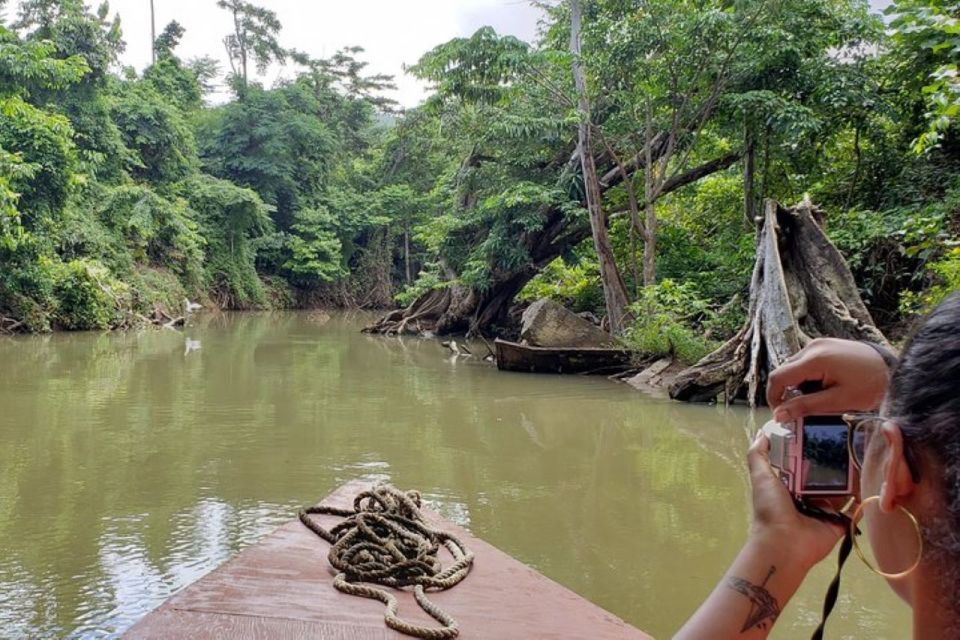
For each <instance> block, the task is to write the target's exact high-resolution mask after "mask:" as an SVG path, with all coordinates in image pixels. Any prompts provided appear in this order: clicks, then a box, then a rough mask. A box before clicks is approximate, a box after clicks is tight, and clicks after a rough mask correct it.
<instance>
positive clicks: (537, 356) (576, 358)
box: [494, 340, 630, 375]
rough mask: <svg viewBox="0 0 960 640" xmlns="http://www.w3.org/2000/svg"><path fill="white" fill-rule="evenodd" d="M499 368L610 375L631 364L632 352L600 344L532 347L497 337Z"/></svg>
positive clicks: (532, 371) (503, 369)
mask: <svg viewBox="0 0 960 640" xmlns="http://www.w3.org/2000/svg"><path fill="white" fill-rule="evenodd" d="M494 346H495V348H496V350H497V368H498V369H500V370H502V371H522V372H524V373H582V374H603V375H611V374H614V373H620V372H622V371H626V370H627V369H629V368H630V352H629V351H627V350H625V349H607V348H597V347H533V346H530V345H525V344H519V343H517V342H508V341H506V340H495V341H494Z"/></svg>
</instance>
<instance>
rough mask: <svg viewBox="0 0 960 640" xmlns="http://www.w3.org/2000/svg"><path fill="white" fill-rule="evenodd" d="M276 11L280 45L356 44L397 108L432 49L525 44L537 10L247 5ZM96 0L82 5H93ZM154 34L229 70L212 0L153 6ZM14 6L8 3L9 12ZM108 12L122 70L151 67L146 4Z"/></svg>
mask: <svg viewBox="0 0 960 640" xmlns="http://www.w3.org/2000/svg"><path fill="white" fill-rule="evenodd" d="M254 2H255V3H256V4H258V5H260V6H264V7H267V8H269V9H271V10H273V11H275V12H276V14H277V17H278V18H279V19H280V23H281V24H282V25H283V30H282V31H281V34H280V44H281V45H282V46H284V47H286V48H288V49H298V50H300V51H305V52H307V53H309V54H310V55H311V56H313V57H318V58H319V57H328V56H331V55H333V54H334V53H336V51H337V50H338V49H341V48H343V47H346V46H352V45H359V46H361V47H363V48H364V49H366V52H365V53H363V54H360V58H361V59H362V60H366V61H367V62H369V67H368V68H367V69H368V70H369V71H370V73H388V74H391V75H393V76H395V79H396V84H397V90H396V91H395V92H391V94H390V95H391V97H393V98H394V99H395V100H397V101H398V102H399V103H400V104H401V105H402V106H404V107H411V106H414V105H416V104H417V103H419V102H420V101H421V100H422V99H423V98H424V97H425V95H426V86H425V85H424V84H423V83H421V82H420V81H419V80H417V79H416V78H413V77H411V76H409V75H405V74H404V72H403V65H404V64H408V65H409V64H413V63H415V62H416V61H417V60H418V59H419V58H420V56H421V55H422V54H423V53H425V52H426V51H429V50H430V49H432V48H433V47H434V46H436V45H438V44H440V43H443V42H446V41H447V40H450V39H452V38H456V37H458V36H469V35H470V34H472V33H473V32H474V31H476V30H477V29H478V28H480V27H482V26H484V25H491V26H493V27H494V28H495V29H496V30H497V32H498V33H503V34H510V35H514V36H517V37H519V38H521V39H524V40H527V41H528V42H529V41H532V40H533V39H534V37H535V35H536V28H537V20H538V19H539V17H540V12H539V10H537V9H535V8H533V7H531V6H530V5H529V4H528V3H527V2H526V0H254ZM95 4H98V2H93V1H91V2H88V5H91V6H93V5H95ZM154 6H155V11H156V22H157V33H160V31H161V30H162V29H163V27H164V25H166V24H167V23H168V22H170V21H171V20H176V21H177V22H179V23H180V24H181V25H183V27H184V28H185V29H186V34H185V35H184V37H183V40H182V41H181V44H180V47H179V48H178V49H177V54H178V55H179V56H180V57H181V58H183V59H190V58H193V57H197V56H203V55H209V56H213V57H215V58H217V59H218V60H220V61H221V64H222V70H224V71H227V70H229V64H228V63H227V58H226V54H225V53H224V48H223V42H222V40H223V37H224V36H225V35H227V34H228V33H230V31H231V28H232V22H231V19H230V16H229V14H228V13H227V12H226V11H224V10H223V9H219V8H217V3H216V0H154ZM15 7H16V2H12V3H11V11H9V13H10V14H13V13H14V10H15ZM110 10H111V14H112V13H113V12H116V13H119V14H120V19H121V24H122V27H123V34H124V40H125V41H126V43H127V48H126V51H125V52H124V53H123V55H122V56H121V62H122V63H123V64H124V65H129V66H133V67H135V68H136V69H137V70H138V71H142V70H143V68H144V67H145V66H147V65H148V64H149V63H150V0H110ZM292 75H293V71H292V70H291V69H289V68H283V67H279V66H275V67H271V68H270V69H269V70H268V71H267V72H266V73H265V74H264V75H263V76H262V77H261V78H260V80H261V81H262V82H263V83H264V84H265V85H267V86H270V85H272V84H273V83H274V81H275V80H277V79H278V78H282V77H291V76H292Z"/></svg>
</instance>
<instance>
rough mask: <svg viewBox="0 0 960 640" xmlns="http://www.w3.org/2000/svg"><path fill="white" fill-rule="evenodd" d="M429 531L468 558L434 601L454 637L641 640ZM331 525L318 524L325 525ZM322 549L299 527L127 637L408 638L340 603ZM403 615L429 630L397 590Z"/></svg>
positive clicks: (552, 588) (247, 554) (518, 569)
mask: <svg viewBox="0 0 960 640" xmlns="http://www.w3.org/2000/svg"><path fill="white" fill-rule="evenodd" d="M362 488H363V485H359V484H347V485H344V486H343V487H341V488H340V489H338V490H337V491H336V492H334V493H333V494H332V495H331V496H330V497H328V498H327V499H325V500H324V501H323V504H329V505H333V506H349V505H350V504H351V502H352V498H353V496H354V495H356V493H357V492H358V491H360V490H361V489H362ZM425 516H426V518H427V520H428V521H429V522H430V523H431V524H432V525H434V526H439V527H442V528H444V529H446V530H448V531H451V532H452V533H454V534H455V535H457V536H458V537H460V539H461V540H463V541H464V543H465V544H466V545H467V546H468V547H469V548H470V549H472V550H473V551H474V553H475V554H476V560H475V562H474V567H473V570H472V571H471V572H470V575H469V576H468V577H467V578H466V579H465V580H464V581H463V582H461V583H460V584H459V585H457V586H456V587H454V588H453V589H450V590H448V591H443V592H439V593H433V594H431V596H430V597H431V599H433V600H434V601H435V602H436V603H437V604H439V605H440V606H441V607H443V608H444V609H445V610H446V611H447V612H448V613H450V615H452V616H453V617H454V618H456V619H457V620H458V621H459V623H460V628H461V634H460V637H461V638H497V639H498V640H499V639H504V638H556V639H558V640H559V639H565V638H570V639H571V640H572V639H573V638H578V639H579V638H587V637H589V638H595V639H597V640H605V639H610V640H613V639H617V640H624V639H631V638H637V639H640V638H648V637H649V636H646V635H645V634H643V633H642V632H640V631H639V630H637V629H635V628H633V627H631V626H629V625H627V624H626V623H625V622H623V621H622V620H620V619H619V618H617V617H615V616H613V615H612V614H610V613H608V612H606V611H604V610H603V609H601V608H600V607H597V606H596V605H594V604H592V603H590V602H588V601H587V600H585V599H583V598H581V597H580V596H578V595H577V594H575V593H573V592H572V591H570V590H568V589H566V588H564V587H562V586H560V585H559V584H557V583H555V582H553V581H552V580H549V579H548V578H546V577H544V576H542V575H541V574H539V573H537V572H536V571H534V570H533V569H531V568H530V567H527V566H525V565H523V564H522V563H520V562H518V561H517V560H515V559H513V558H511V557H510V556H508V555H506V554H504V553H503V552H501V551H499V550H498V549H496V548H495V547H493V546H491V545H489V544H487V543H485V542H483V541H482V540H480V539H478V538H475V537H474V536H472V535H470V534H469V533H468V532H467V531H465V530H464V529H462V528H460V527H458V526H456V525H454V524H452V523H449V522H446V521H444V520H443V519H442V518H440V516H439V515H437V514H436V513H434V512H432V511H429V510H425ZM336 521H337V519H336V518H326V517H324V518H323V519H321V520H320V522H321V523H322V524H324V525H325V526H329V525H332V524H333V523H335V522H336ZM328 549H329V544H327V543H326V542H325V541H323V540H321V539H320V538H318V537H317V536H316V535H315V534H314V533H313V532H311V531H309V530H308V529H307V528H306V527H304V526H303V524H302V523H300V522H299V521H293V522H290V523H287V524H285V525H283V526H282V527H280V528H279V529H278V530H276V531H275V532H274V533H272V534H270V535H268V536H267V537H265V538H264V539H263V540H262V541H260V542H259V543H257V544H256V545H254V546H252V547H249V548H248V549H246V550H244V551H242V552H241V553H240V554H238V555H237V556H236V557H234V558H233V559H231V560H229V561H228V562H227V563H225V564H224V565H222V566H220V567H219V568H217V569H215V570H214V571H212V572H211V573H209V574H207V575H206V576H204V577H203V578H201V579H200V580H198V581H197V582H195V583H194V584H192V585H190V586H188V587H186V588H185V589H183V590H182V591H181V592H179V593H178V594H176V595H174V596H173V597H172V598H170V599H169V600H168V601H167V602H166V603H164V604H163V605H161V606H160V607H159V608H158V609H156V610H155V611H153V612H152V613H150V614H148V615H147V616H146V617H145V618H144V619H143V620H141V621H140V622H138V623H137V624H136V625H134V626H133V627H132V628H131V629H130V630H129V631H128V632H127V633H126V634H125V636H124V637H126V638H129V639H136V640H139V639H145V638H181V637H182V638H187V637H189V638H214V637H230V638H231V639H234V638H265V637H270V638H298V637H311V638H330V639H331V640H334V639H337V640H339V639H352V638H373V639H375V640H379V639H380V638H383V639H388V638H389V639H391V640H393V639H396V638H405V637H407V636H403V635H402V634H399V633H396V632H394V631H392V630H390V629H389V628H387V627H386V626H385V624H384V622H383V610H384V607H383V605H382V604H381V603H380V602H378V601H375V600H368V599H364V598H355V597H352V596H347V595H344V594H342V593H340V592H338V591H337V590H335V589H334V588H333V586H332V579H333V572H332V570H331V568H330V566H329V564H328V562H327V551H328ZM396 593H397V595H398V598H399V600H400V616H401V617H402V618H404V619H406V620H409V621H411V622H416V623H425V624H430V625H433V626H435V625H436V623H435V622H433V621H432V620H431V619H430V618H429V617H428V616H427V615H426V614H424V613H423V612H422V611H421V610H420V608H419V607H418V606H417V604H416V602H415V601H414V600H413V596H412V594H411V593H410V592H408V591H399V592H396Z"/></svg>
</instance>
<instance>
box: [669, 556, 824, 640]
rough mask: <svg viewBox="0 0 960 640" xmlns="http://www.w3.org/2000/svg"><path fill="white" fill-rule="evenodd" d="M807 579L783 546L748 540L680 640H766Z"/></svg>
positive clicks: (803, 569)
mask: <svg viewBox="0 0 960 640" xmlns="http://www.w3.org/2000/svg"><path fill="white" fill-rule="evenodd" d="M806 575H807V568H805V567H802V566H800V565H799V564H798V563H797V562H796V559H795V558H792V557H791V553H790V543H789V541H788V540H779V541H777V540H760V539H756V538H751V539H750V540H748V541H747V543H746V544H745V545H744V547H743V549H741V551H740V554H739V555H738V556H737V559H736V560H734V561H733V564H732V565H731V566H730V569H729V570H728V571H727V573H726V575H725V576H724V577H723V579H722V580H721V581H720V583H719V584H717V586H716V588H715V589H714V590H713V592H712V593H711V594H710V596H709V597H708V598H707V599H706V601H704V603H703V604H702V605H700V608H699V609H697V612H696V613H694V614H693V617H691V618H690V620H688V621H687V623H686V624H685V625H684V626H683V628H682V629H681V630H680V632H679V633H678V634H677V635H676V636H674V637H675V639H680V640H694V639H700V638H703V639H708V638H709V639H710V640H724V639H725V638H742V639H744V640H747V639H750V640H753V639H755V638H766V637H767V634H768V633H770V629H772V628H773V623H774V622H776V621H777V617H778V616H779V615H780V611H781V610H782V609H783V607H784V606H786V604H787V601H788V600H789V599H790V598H791V597H792V596H793V594H794V592H796V590H797V588H798V587H799V586H800V583H801V582H803V579H804V577H806Z"/></svg>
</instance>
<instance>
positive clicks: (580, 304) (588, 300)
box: [518, 258, 604, 312]
mask: <svg viewBox="0 0 960 640" xmlns="http://www.w3.org/2000/svg"><path fill="white" fill-rule="evenodd" d="M518 297H519V299H520V300H523V301H525V302H533V301H535V300H539V299H540V298H550V299H552V300H556V301H557V302H559V303H561V304H563V305H565V306H567V307H570V308H571V309H573V310H574V311H576V312H580V311H594V312H597V311H602V310H603V305H604V302H603V288H602V286H601V284H600V267H599V265H598V264H597V263H596V262H595V261H592V262H581V263H579V264H575V265H572V266H571V265H568V264H567V263H566V262H565V261H564V260H563V258H557V259H556V260H554V261H553V262H551V263H550V264H548V265H547V266H546V267H545V268H544V269H543V271H541V272H540V273H538V274H537V275H536V276H535V277H534V278H533V279H532V280H531V281H530V282H528V283H527V286H525V287H524V288H523V290H522V291H520V294H519V296H518Z"/></svg>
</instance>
